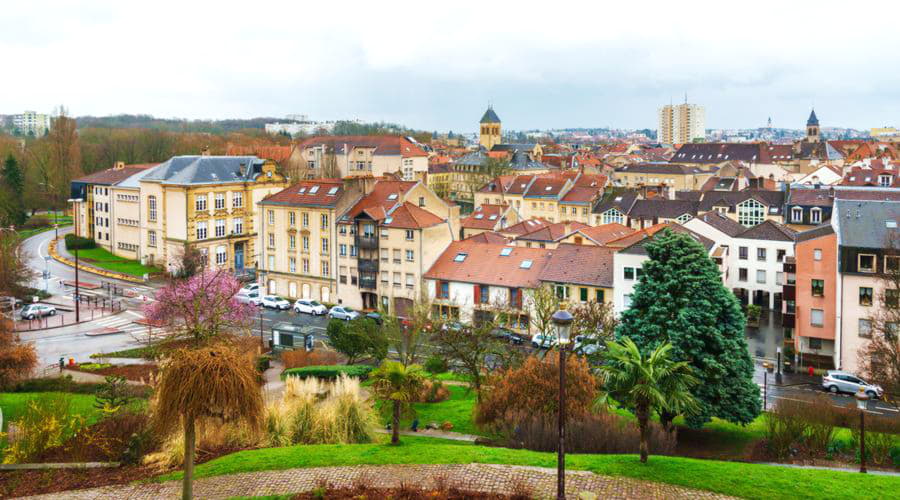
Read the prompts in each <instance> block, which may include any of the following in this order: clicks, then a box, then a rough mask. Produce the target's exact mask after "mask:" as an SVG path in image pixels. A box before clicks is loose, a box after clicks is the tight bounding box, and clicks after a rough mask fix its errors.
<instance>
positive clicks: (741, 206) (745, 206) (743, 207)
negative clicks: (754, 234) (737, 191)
mask: <svg viewBox="0 0 900 500" xmlns="http://www.w3.org/2000/svg"><path fill="white" fill-rule="evenodd" d="M737 209H738V223H739V224H741V225H742V226H748V227H749V226H755V225H757V224H759V223H760V222H762V221H763V220H765V218H766V207H765V206H763V204H762V203H760V202H758V201H756V200H754V199H750V200H746V201H742V202H740V203H738V206H737Z"/></svg>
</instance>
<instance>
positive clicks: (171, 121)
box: [76, 115, 278, 134]
mask: <svg viewBox="0 0 900 500" xmlns="http://www.w3.org/2000/svg"><path fill="white" fill-rule="evenodd" d="M76 121H77V122H78V127H79V128H150V129H158V130H168V131H172V132H207V133H211V134H220V133H224V132H235V131H238V130H246V129H259V130H262V129H264V128H265V124H266V123H272V122H276V121H278V118H271V117H259V118H248V119H231V120H184V119H178V118H156V117H153V116H151V115H112V116H79V117H78V118H76Z"/></svg>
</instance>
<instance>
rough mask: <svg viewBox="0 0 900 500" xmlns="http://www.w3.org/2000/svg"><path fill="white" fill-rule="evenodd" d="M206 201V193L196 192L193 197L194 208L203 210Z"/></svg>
mask: <svg viewBox="0 0 900 500" xmlns="http://www.w3.org/2000/svg"><path fill="white" fill-rule="evenodd" d="M206 202H207V197H206V194H198V195H197V197H196V198H194V210H196V211H197V212H205V211H206Z"/></svg>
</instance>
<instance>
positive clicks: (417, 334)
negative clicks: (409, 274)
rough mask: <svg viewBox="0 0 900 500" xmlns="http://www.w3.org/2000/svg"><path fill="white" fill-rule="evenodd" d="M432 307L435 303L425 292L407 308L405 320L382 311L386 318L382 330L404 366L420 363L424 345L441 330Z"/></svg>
mask: <svg viewBox="0 0 900 500" xmlns="http://www.w3.org/2000/svg"><path fill="white" fill-rule="evenodd" d="M432 305H433V302H432V301H431V299H429V298H428V294H427V292H426V291H424V290H423V291H422V293H421V294H420V295H419V297H418V298H417V299H416V300H414V301H413V303H412V304H411V305H410V306H409V307H408V308H407V310H406V317H405V318H400V317H398V316H394V315H390V314H387V311H386V310H382V311H381V316H382V318H384V324H383V325H382V328H383V329H384V332H385V334H386V335H387V338H388V342H389V343H390V346H391V347H393V348H394V350H395V351H397V356H398V357H399V358H400V362H401V363H402V364H403V366H409V365H412V364H415V363H418V361H419V355H420V350H421V347H422V345H423V344H424V343H425V342H426V341H427V340H428V339H429V337H430V336H431V332H432V331H434V330H435V329H437V328H440V326H439V320H437V319H436V318H432Z"/></svg>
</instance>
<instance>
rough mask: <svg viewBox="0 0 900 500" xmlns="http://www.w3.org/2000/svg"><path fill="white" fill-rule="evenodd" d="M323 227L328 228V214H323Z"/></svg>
mask: <svg viewBox="0 0 900 500" xmlns="http://www.w3.org/2000/svg"><path fill="white" fill-rule="evenodd" d="M321 219H322V229H328V214H322V217H321Z"/></svg>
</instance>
